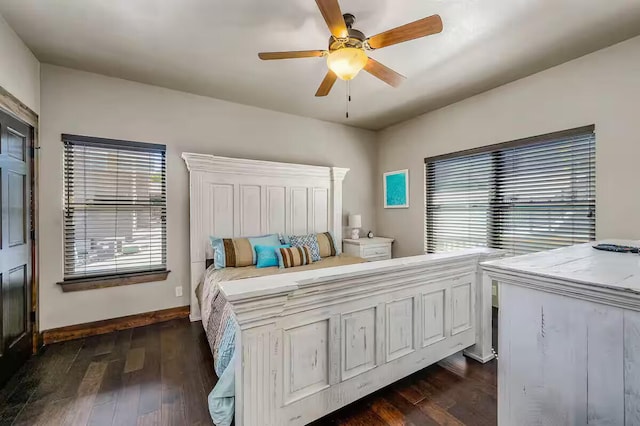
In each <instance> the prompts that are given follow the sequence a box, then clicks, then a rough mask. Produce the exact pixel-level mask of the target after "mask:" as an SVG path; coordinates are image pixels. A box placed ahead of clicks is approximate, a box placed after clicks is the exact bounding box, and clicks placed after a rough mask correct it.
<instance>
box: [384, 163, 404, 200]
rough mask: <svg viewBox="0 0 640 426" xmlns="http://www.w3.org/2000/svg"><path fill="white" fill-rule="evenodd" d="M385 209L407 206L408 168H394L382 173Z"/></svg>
mask: <svg viewBox="0 0 640 426" xmlns="http://www.w3.org/2000/svg"><path fill="white" fill-rule="evenodd" d="M382 183H383V187H384V193H383V195H384V208H385V209H407V208H409V170H408V169H403V170H395V171H392V172H386V173H384V174H383V177H382Z"/></svg>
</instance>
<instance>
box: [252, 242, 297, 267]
mask: <svg viewBox="0 0 640 426" xmlns="http://www.w3.org/2000/svg"><path fill="white" fill-rule="evenodd" d="M289 247H291V246H290V245H289V244H283V245H279V246H256V247H255V251H256V255H257V257H258V260H257V262H256V268H268V267H270V266H279V262H278V255H277V254H276V252H280V249H281V248H289Z"/></svg>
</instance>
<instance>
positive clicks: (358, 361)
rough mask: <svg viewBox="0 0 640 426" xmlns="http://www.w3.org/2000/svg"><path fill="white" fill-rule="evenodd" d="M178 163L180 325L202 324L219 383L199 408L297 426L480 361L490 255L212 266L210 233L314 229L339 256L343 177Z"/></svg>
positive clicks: (204, 161)
mask: <svg viewBox="0 0 640 426" xmlns="http://www.w3.org/2000/svg"><path fill="white" fill-rule="evenodd" d="M182 157H183V159H184V160H185V162H186V165H187V168H188V170H189V172H190V257H191V289H190V295H191V312H190V318H191V319H192V320H193V321H197V320H203V326H204V327H205V331H206V332H207V337H208V339H209V341H210V345H211V349H212V353H213V354H214V360H215V362H214V364H215V365H214V366H213V367H215V369H216V373H217V374H218V376H219V378H220V381H219V383H218V385H216V389H214V390H213V391H212V394H211V396H210V401H209V402H210V406H211V405H212V404H211V403H212V398H214V399H215V398H217V397H222V398H220V399H218V402H219V401H227V403H229V404H232V405H231V406H229V405H225V404H222V405H218V406H216V403H215V402H214V404H213V405H214V407H213V408H212V410H216V409H218V408H219V409H222V410H223V411H224V410H225V409H226V410H229V409H233V411H234V413H235V424H237V425H273V426H279V425H302V424H306V423H308V422H310V421H313V420H315V419H318V418H320V417H322V416H324V415H326V414H328V413H330V412H332V411H334V410H337V409H339V408H341V407H342V406H344V405H346V404H349V403H351V402H353V401H355V400H357V399H359V398H361V397H363V396H365V395H368V394H369V393H371V392H374V391H376V390H378V389H380V388H381V387H384V386H386V385H388V384H391V383H393V382H394V381H397V380H399V379H401V378H403V377H406V376H407V375H409V374H412V373H413V372H415V371H418V370H420V369H422V368H424V367H426V366H428V365H430V364H432V363H435V362H437V361H439V360H441V359H443V358H445V357H447V356H449V355H451V354H453V353H455V352H458V351H460V350H462V349H465V354H466V355H467V356H469V357H471V358H473V359H475V360H477V361H480V362H486V361H488V360H490V359H491V358H492V357H493V354H492V352H491V283H490V281H487V279H486V278H484V277H483V276H482V273H481V270H480V268H479V263H480V262H482V261H484V260H487V259H491V258H495V257H498V256H500V255H501V254H500V253H499V252H498V251H496V250H491V249H470V250H464V251H460V252H455V253H446V254H433V255H422V256H414V257H409V258H400V259H391V260H384V261H378V262H370V263H362V262H361V261H360V260H359V259H349V258H347V257H345V256H336V257H335V258H333V259H331V258H329V259H323V260H322V261H320V262H318V264H317V265H315V266H313V267H312V268H303V269H297V268H292V270H285V271H284V272H283V271H281V270H278V269H277V268H272V270H271V271H266V272H262V271H260V272H258V271H257V270H256V269H255V268H253V269H252V268H251V267H245V268H247V269H244V268H233V269H230V268H227V269H226V270H216V271H213V270H212V269H211V268H207V259H211V258H212V257H213V252H212V248H211V245H210V243H209V237H210V236H212V235H216V236H220V237H228V238H231V237H241V236H250V235H264V234H272V233H277V234H283V235H292V234H297V235H301V234H310V233H321V232H327V231H328V232H330V233H331V234H332V235H333V238H334V241H335V243H336V246H337V247H338V248H339V247H340V246H341V241H342V233H343V229H342V218H343V212H342V181H343V179H344V178H345V176H346V174H347V172H348V169H344V168H337V167H321V166H308V165H299V164H286V163H275V162H267V161H258V160H247V159H237V158H226V157H218V156H213V155H204V154H193V153H183V155H182ZM323 262H324V263H323ZM269 269H271V268H269ZM201 307H202V308H201ZM212 321H213V323H212ZM225 383H226V384H227V385H231V386H226V387H224V386H221V384H222V385H224V384H225ZM234 403H235V404H234ZM230 407H232V408H230ZM212 414H213V412H212ZM219 423H220V424H225V422H224V421H223V422H219Z"/></svg>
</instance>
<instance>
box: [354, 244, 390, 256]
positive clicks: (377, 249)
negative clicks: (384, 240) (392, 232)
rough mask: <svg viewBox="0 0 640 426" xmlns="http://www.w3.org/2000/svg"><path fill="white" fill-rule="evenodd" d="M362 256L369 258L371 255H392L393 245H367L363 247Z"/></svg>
mask: <svg viewBox="0 0 640 426" xmlns="http://www.w3.org/2000/svg"><path fill="white" fill-rule="evenodd" d="M361 253H362V257H364V258H365V259H368V258H370V257H379V256H391V247H389V246H388V245H383V246H365V247H362V251H361Z"/></svg>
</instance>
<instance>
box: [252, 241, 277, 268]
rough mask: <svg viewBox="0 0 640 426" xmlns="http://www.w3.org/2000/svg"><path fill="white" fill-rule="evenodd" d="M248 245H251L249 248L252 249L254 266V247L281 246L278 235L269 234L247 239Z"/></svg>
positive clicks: (255, 259)
mask: <svg viewBox="0 0 640 426" xmlns="http://www.w3.org/2000/svg"><path fill="white" fill-rule="evenodd" d="M247 239H248V240H249V244H251V248H252V249H253V264H254V265H255V264H256V262H257V256H256V246H271V247H275V246H279V245H280V244H282V243H281V242H280V238H278V234H269V235H265V236H262V237H249V238H247Z"/></svg>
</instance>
